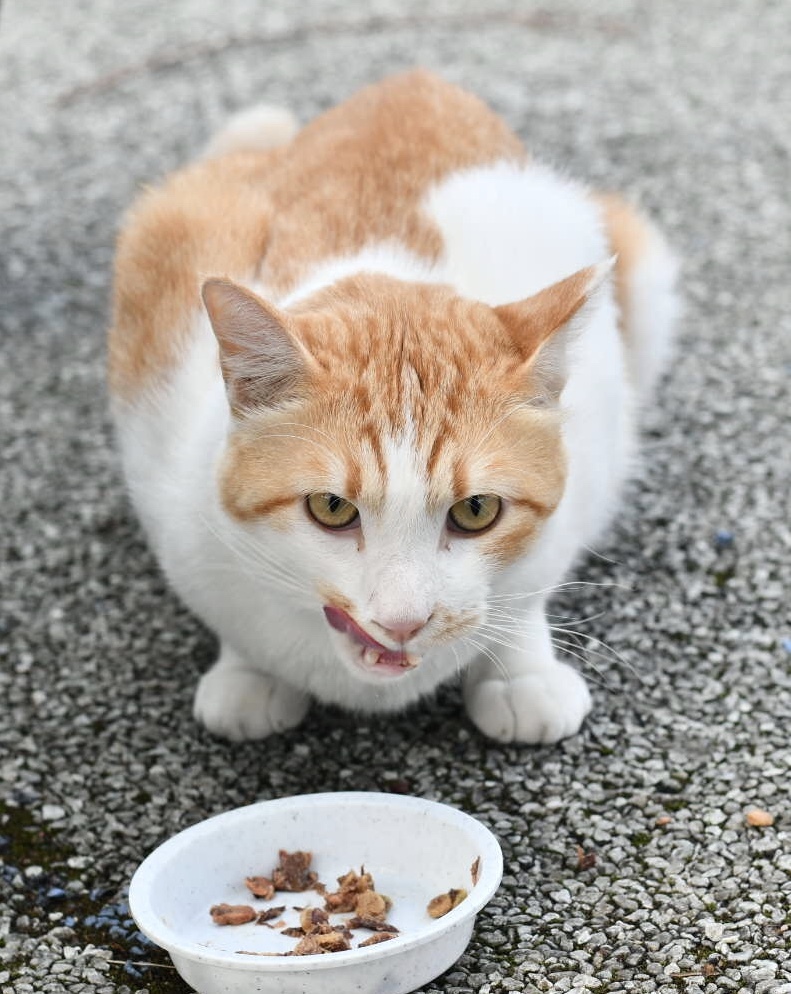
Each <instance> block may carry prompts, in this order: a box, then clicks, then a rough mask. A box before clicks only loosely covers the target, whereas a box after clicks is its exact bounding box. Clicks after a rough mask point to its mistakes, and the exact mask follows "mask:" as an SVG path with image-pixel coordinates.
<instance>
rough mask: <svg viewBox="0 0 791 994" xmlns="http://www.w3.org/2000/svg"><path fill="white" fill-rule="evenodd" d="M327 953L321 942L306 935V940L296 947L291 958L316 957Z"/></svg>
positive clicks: (315, 937)
mask: <svg viewBox="0 0 791 994" xmlns="http://www.w3.org/2000/svg"><path fill="white" fill-rule="evenodd" d="M323 952H325V950H324V947H323V946H321V945H319V940H318V938H317V936H315V935H306V936H305V938H304V939H300V941H299V942H298V943H297V944H296V946H294V949H293V950H292V952H291V954H290V955H291V956H315V955H317V954H319V953H323Z"/></svg>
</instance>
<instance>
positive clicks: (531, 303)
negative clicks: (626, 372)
mask: <svg viewBox="0 0 791 994" xmlns="http://www.w3.org/2000/svg"><path fill="white" fill-rule="evenodd" d="M606 268H607V267H606V265H605V266H601V267H591V268H589V269H585V270H582V271H580V272H579V273H576V274H575V275H573V276H571V277H569V278H568V279H566V280H563V281H562V282H560V283H558V284H555V285H554V286H552V287H549V288H548V289H546V290H543V291H541V292H540V293H538V294H536V295H535V296H533V297H530V298H528V299H526V300H523V301H521V302H518V303H514V304H510V305H507V306H502V307H495V308H491V307H488V306H486V305H484V304H481V303H477V302H474V301H470V300H465V299H463V298H460V297H458V296H457V295H456V294H454V292H453V291H452V290H451V289H450V288H448V287H443V286H437V285H431V284H417V283H415V284H413V283H404V282H401V281H398V280H395V279H391V278H389V277H385V276H381V275H360V276H356V277H352V278H347V279H345V280H343V281H341V282H339V283H336V284H334V285H333V286H332V287H330V288H327V289H324V290H322V291H319V292H317V293H315V294H313V295H312V296H311V297H310V298H308V299H306V300H304V301H302V302H300V303H298V304H295V305H292V306H291V307H290V308H289V309H288V310H278V309H276V308H274V307H273V306H272V305H270V304H269V303H267V302H265V301H264V300H262V299H260V298H259V297H257V296H256V295H255V294H253V293H252V292H250V291H249V290H246V289H243V288H241V287H238V286H236V285H235V284H233V283H231V282H229V281H225V280H209V281H208V282H207V283H206V284H205V285H204V289H203V296H204V300H205V303H206V307H207V310H208V312H209V316H210V319H211V322H212V326H213V328H214V331H215V334H216V336H217V340H218V342H219V347H220V363H221V366H222V370H223V375H224V378H225V382H226V388H227V394H228V398H229V403H230V406H231V410H232V428H231V431H230V434H229V438H228V442H227V447H226V451H225V454H224V458H223V460H222V463H221V465H220V468H219V493H220V498H221V501H222V504H223V506H224V509H225V511H226V512H227V515H228V516H229V518H230V519H231V520H232V521H234V522H237V523H238V524H239V527H240V528H242V529H245V531H246V533H247V536H246V540H248V541H249V540H251V536H252V540H253V541H256V542H260V544H261V554H262V556H269V559H270V560H271V548H272V547H274V548H277V549H278V550H279V551H278V556H279V557H280V559H281V561H282V568H283V570H284V575H286V576H287V577H288V578H289V582H290V583H293V584H295V585H297V586H299V587H301V589H302V591H303V593H307V595H308V596H309V597H310V598H311V599H313V600H314V601H315V610H316V612H317V614H318V613H321V612H322V611H323V613H324V617H325V619H326V632H327V638H328V639H330V640H332V642H333V644H334V646H335V650H336V652H337V655H338V656H339V657H340V659H341V660H343V662H344V664H345V665H346V666H347V667H348V669H349V671H350V672H352V673H354V674H355V675H356V676H357V677H358V678H359V679H360V680H362V681H366V682H381V681H383V680H387V679H390V680H392V679H394V678H398V677H399V676H401V675H404V674H407V673H409V671H410V670H412V669H413V668H415V667H417V666H420V665H421V663H422V660H423V657H424V656H425V657H427V658H429V657H430V655H431V653H432V650H437V649H438V647H441V646H447V645H448V644H450V643H453V642H458V640H462V641H463V640H464V639H474V633H475V630H476V629H477V628H478V626H479V625H480V624H481V623H482V622H483V621H484V619H485V617H486V613H487V599H488V595H489V592H490V587H491V579H492V576H493V574H494V573H495V572H496V571H497V570H499V569H502V568H503V567H505V566H507V565H508V564H510V563H512V562H514V561H515V560H516V559H518V558H520V557H522V556H523V555H525V554H526V553H527V552H528V550H529V547H530V544H531V542H532V541H533V540H534V538H535V536H536V535H537V533H538V532H539V530H540V528H541V526H542V524H543V523H544V522H545V520H546V519H547V517H548V516H549V515H550V514H551V513H552V511H553V510H554V509H555V508H556V506H557V504H558V502H559V500H560V498H561V495H562V493H563V487H564V480H565V468H566V467H565V456H564V450H563V444H562V435H561V414H560V409H559V406H558V398H559V395H560V393H561V391H562V389H563V386H564V383H565V379H566V373H567V351H568V344H569V339H570V338H571V337H573V334H574V328H575V327H576V325H577V324H578V323H579V322H580V321H582V320H583V315H584V312H585V310H586V309H587V308H586V307H585V305H586V302H587V301H588V300H589V299H590V297H591V295H592V293H593V291H594V289H595V288H596V286H597V285H598V284H599V282H600V280H601V278H602V276H603V274H604V272H605V271H606ZM268 550H269V551H268ZM283 550H287V556H286V559H285V560H283Z"/></svg>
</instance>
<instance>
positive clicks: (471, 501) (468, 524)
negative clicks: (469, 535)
mask: <svg viewBox="0 0 791 994" xmlns="http://www.w3.org/2000/svg"><path fill="white" fill-rule="evenodd" d="M501 503H502V502H501V501H500V498H499V497H495V496H494V494H475V495H474V496H472V497H467V498H466V499H465V500H459V501H456V503H455V504H454V505H453V507H452V508H451V509H450V510H449V511H448V526H449V527H450V528H451V530H452V531H459V532H482V531H483V530H484V529H486V528H489V527H490V526H491V525H493V524H494V523H495V521H496V520H497V517H498V515H499V514H500V506H501Z"/></svg>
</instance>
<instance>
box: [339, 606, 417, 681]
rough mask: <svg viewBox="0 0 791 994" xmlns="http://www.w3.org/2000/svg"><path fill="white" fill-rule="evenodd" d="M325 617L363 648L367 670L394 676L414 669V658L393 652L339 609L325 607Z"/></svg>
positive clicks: (363, 658)
mask: <svg viewBox="0 0 791 994" xmlns="http://www.w3.org/2000/svg"><path fill="white" fill-rule="evenodd" d="M324 616H325V617H326V619H327V621H328V622H329V624H330V625H331V626H332V627H333V628H334V629H335V630H336V631H338V632H343V634H344V635H348V636H349V638H351V639H352V641H354V642H357V644H358V645H361V646H363V648H364V649H365V652H364V653H363V657H362V663H363V666H364V667H365V668H366V669H371V670H376V671H377V672H379V673H388V674H391V675H393V676H395V675H398V676H401V675H402V674H404V673H406V672H407V670H411V669H414V668H415V666H417V662H416V661H415V659H414V657H413V656H412V655H411V654H410V653H407V652H404V650H403V649H398V650H395V651H394V650H393V649H388V648H387V646H385V645H382V643H381V642H377V641H376V639H374V638H371V636H370V635H369V634H368V632H366V631H365V629H364V628H360V626H359V625H358V624H357V622H356V621H355V620H354V618H352V617H351V616H350V615H348V614H347V613H346V612H345V611H341V609H340V608H338V607H331V606H330V605H329V604H327V605H325V606H324Z"/></svg>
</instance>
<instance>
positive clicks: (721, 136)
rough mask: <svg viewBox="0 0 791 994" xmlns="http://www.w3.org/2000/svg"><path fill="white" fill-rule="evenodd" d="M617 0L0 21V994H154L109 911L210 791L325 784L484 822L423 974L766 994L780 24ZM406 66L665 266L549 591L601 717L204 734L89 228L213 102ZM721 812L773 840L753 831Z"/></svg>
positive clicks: (333, 98) (443, 700)
mask: <svg viewBox="0 0 791 994" xmlns="http://www.w3.org/2000/svg"><path fill="white" fill-rule="evenodd" d="M637 6H638V5H633V4H630V3H627V2H626V0H623V2H608V3H602V4H597V5H593V4H589V3H585V2H584V0H568V2H560V3H557V4H551V5H550V4H548V3H547V4H546V6H544V7H539V6H537V5H535V4H533V3H527V2H524V3H516V4H515V3H514V2H513V0H508V2H499V0H490V2H488V3H486V2H485V3H483V4H481V2H480V0H478V2H475V3H472V2H467V0H464V2H459V0H455V2H452V0H435V2H434V3H433V4H431V5H427V4H425V3H424V2H422V0H371V2H369V3H368V4H366V5H365V7H364V8H363V5H357V4H354V3H352V2H351V0H334V2H326V3H321V4H319V3H318V2H308V3H304V4H301V5H296V4H292V3H290V2H288V0H269V2H268V3H267V4H265V5H264V4H259V3H256V2H255V0H226V2H224V3H223V4H221V5H220V4H216V3H212V2H211V0H171V2H169V3H168V4H167V5H163V4H161V3H160V2H155V0H131V2H129V3H126V4H123V5H122V4H117V3H114V2H112V0H73V2H71V3H69V4H59V5H58V4H50V3H45V2H44V0H38V2H36V0H26V2H25V3H21V2H18V3H16V4H13V3H11V4H9V3H6V4H5V5H4V7H3V11H2V16H1V17H0V107H1V108H2V120H3V122H4V128H3V142H2V144H3V152H2V156H0V212H1V216H2V219H3V235H2V240H1V241H0V274H1V275H0V285H1V286H2V309H1V310H0V327H1V328H2V342H3V349H2V355H1V356H0V361H1V362H2V373H3V375H2V383H1V384H0V391H1V392H0V404H1V405H2V407H1V408H0V433H1V441H2V452H3V474H2V484H1V486H2V490H1V491H0V494H1V495H2V508H3V536H2V543H3V544H2V565H1V566H0V582H1V583H2V590H3V611H2V619H1V620H0V626H2V627H0V633H2V669H1V671H0V699H2V700H4V701H5V706H3V707H2V714H0V798H1V799H0V805H1V807H0V834H1V835H2V838H0V857H1V858H2V867H0V887H1V888H2V890H0V895H1V900H0V990H1V991H2V992H3V994H10V992H14V994H31V992H48V994H60V992H69V994H78V992H96V994H105V992H106V994H111V992H118V994H128V992H130V991H143V990H148V991H151V992H152V994H154V992H159V994H177V992H184V991H186V990H187V988H186V987H185V985H184V984H183V983H182V982H181V981H180V980H179V979H178V978H177V977H176V975H175V974H174V973H173V971H172V969H169V968H168V967H167V963H168V960H167V957H166V956H165V955H164V954H163V953H161V952H159V951H158V950H156V949H154V948H153V947H149V946H147V945H146V944H145V943H144V942H143V941H142V939H141V937H140V936H139V935H136V934H135V932H134V926H133V924H132V923H131V922H130V920H129V918H128V913H127V911H126V908H125V905H124V898H125V887H126V885H127V883H128V880H129V877H130V875H131V873H132V872H133V870H134V868H135V866H136V865H137V864H138V862H139V861H140V860H141V859H142V858H143V857H144V856H145V855H146V854H147V853H148V852H149V851H150V850H151V849H152V848H153V847H154V846H155V845H157V844H158V843H159V842H161V841H162V840H163V839H165V838H166V837H168V836H169V835H171V834H172V833H173V832H175V831H177V830H179V829H181V828H184V827H185V826H187V825H190V824H192V823H194V822H196V821H198V820H200V819H202V818H204V817H206V816H207V815H210V814H213V813H216V812H219V811H221V810H224V809H227V808H230V807H233V806H235V805H239V804H244V803H248V802H251V801H253V800H256V799H261V798H268V797H276V796H282V795H287V794H294V793H301V792H306V791H312V790H340V789H349V788H355V789H364V790H371V789H392V790H397V791H408V792H412V793H415V794H419V795H422V796H425V797H430V798H435V799H438V800H442V801H446V802H449V803H451V804H455V805H458V806H460V807H463V808H465V809H466V810H468V811H471V812H473V813H475V814H477V815H478V816H479V817H480V818H481V819H482V820H483V821H484V822H486V823H487V824H488V825H490V826H491V827H492V829H493V830H494V831H495V832H496V833H497V835H498V836H499V838H500V840H501V842H502V845H503V849H504V852H505V858H506V877H505V880H504V883H503V887H502V889H501V891H500V892H499V894H498V896H497V897H496V898H495V900H494V901H492V903H491V905H490V906H489V907H488V909H487V911H486V912H485V913H483V914H482V915H481V916H480V918H479V921H478V927H477V929H476V933H475V938H474V941H473V943H472V945H471V946H470V948H469V949H468V951H467V953H466V955H465V956H464V957H463V958H462V960H460V962H459V963H458V964H457V965H456V966H455V967H454V968H453V969H452V970H451V971H450V972H449V973H447V974H445V975H444V976H443V977H441V978H439V979H438V980H436V981H435V982H434V983H433V984H431V985H429V987H427V988H426V994H428V992H431V994H439V992H442V994H453V992H455V994H462V992H468V991H476V992H481V994H495V992H501V991H528V992H535V991H587V990H590V991H597V992H602V994H604V992H620V991H645V992H654V991H657V992H662V994H671V992H672V994H675V992H677V991H686V992H688V994H697V992H702V991H705V992H706V994H710V992H715V991H716V992H719V991H722V992H730V991H742V990H751V991H756V992H759V994H760V992H770V991H771V992H775V994H781V992H791V956H789V951H788V945H789V935H791V914H790V913H789V908H790V907H791V827H790V826H791V808H790V807H789V788H788V785H789V752H788V744H787V737H788V728H789V727H790V724H791V675H790V670H791V617H790V616H789V607H788V603H789V601H788V591H789V589H791V584H790V583H789V559H791V557H789V544H790V543H789V508H788V503H787V502H788V494H789V483H790V482H791V481H789V464H790V463H791V445H790V444H789V419H788V409H789V408H788V384H789V382H790V381H791V352H790V350H789V341H790V340H791V335H790V334H789V333H790V332H791V294H790V293H789V282H788V274H789V263H790V262H791V251H790V247H789V241H790V240H791V210H790V209H789V202H788V196H787V187H788V175H789V152H790V151H791V138H790V132H789V121H791V101H790V100H789V95H790V94H791V61H790V60H789V58H788V39H789V30H790V29H791V13H789V8H788V5H787V3H785V0H776V2H772V0H761V2H759V0H735V2H733V3H731V4H728V5H723V4H721V3H719V2H716V0H699V2H698V3H696V4H687V5H683V6H682V5H680V4H677V3H674V2H672V0H656V2H654V3H652V4H650V5H648V4H644V5H640V7H641V8H642V9H641V11H640V13H639V14H638V13H636V12H635V9H634V8H636V7H637ZM165 11H166V13H165ZM412 63H423V64H426V65H429V66H432V67H434V68H436V69H438V70H440V71H442V72H443V73H444V74H446V75H447V76H448V77H449V78H450V79H452V80H455V81H458V82H461V83H463V84H465V85H467V86H468V87H470V88H471V89H474V90H475V91H477V92H478V93H479V94H480V95H482V96H483V97H484V98H486V99H487V100H488V101H489V102H491V103H492V104H493V105H494V106H495V107H496V108H497V110H499V111H500V112H501V113H503V114H504V115H505V117H506V118H507V119H508V120H509V121H510V122H511V124H512V125H513V126H514V127H515V128H516V129H517V130H518V131H519V133H520V134H521V135H522V136H523V137H524V139H525V140H526V141H527V143H528V144H529V145H530V146H531V147H532V148H533V149H535V150H536V151H537V152H538V153H539V155H541V156H543V157H544V158H546V159H548V160H550V161H552V162H555V163H558V164H562V165H563V166H565V167H567V168H568V170H569V171H570V172H571V173H572V174H574V175H578V176H580V177H582V178H587V179H590V180H592V181H594V182H595V183H597V184H599V185H601V186H605V187H616V188H622V189H625V190H627V191H628V192H630V193H631V194H632V195H634V196H635V197H637V198H638V199H639V200H640V201H641V202H642V203H643V204H644V206H645V207H646V208H648V209H649V210H650V211H651V212H652V213H653V214H654V215H655V216H656V217H657V218H658V219H659V220H660V221H661V223H662V224H663V226H664V227H665V229H666V230H667V231H668V233H669V235H670V237H671V239H672V241H673V243H674V244H675V245H676V246H677V247H678V250H679V252H680V253H681V255H682V256H683V258H684V260H685V268H684V294H685V299H686V316H685V321H684V328H683V335H682V341H681V344H680V347H679V350H678V355H677V359H676V362H675V365H674V367H673V369H672V371H671V374H670V375H669V377H668V379H667V381H666V382H665V384H664V386H663V388H662V390H661V397H660V403H659V405H658V407H657V409H656V410H655V411H654V412H652V413H651V415H650V416H649V418H648V419H647V425H646V432H645V436H646V437H645V450H644V451H645V460H644V466H643V470H642V473H641V479H640V480H639V481H638V482H635V483H634V484H633V485H632V486H631V487H630V489H629V492H628V495H627V500H626V501H625V504H624V510H623V513H622V514H621V515H620V517H619V520H618V522H617V525H616V527H615V528H614V529H613V530H612V532H611V534H610V536H609V538H608V540H607V542H606V543H605V545H604V546H603V547H602V548H601V549H600V550H599V551H600V553H601V555H591V556H590V557H589V558H588V560H587V561H585V562H584V563H582V564H581V565H580V568H579V571H578V577H579V578H580V579H584V580H585V581H590V584H588V583H585V584H582V583H581V584H580V585H579V586H577V587H574V588H569V590H568V591H567V593H566V594H565V596H564V598H563V599H562V601H558V606H557V612H558V613H559V614H563V615H566V616H569V617H573V618H586V617H588V616H591V615H595V616H596V617H594V618H593V619H592V620H589V621H585V622H581V623H580V624H573V625H571V628H573V629H574V630H575V631H578V632H581V633H582V634H580V635H573V636H570V638H571V639H572V641H574V642H576V643H577V647H576V649H575V652H576V653H577V654H578V655H579V656H581V657H583V660H582V663H581V665H584V668H585V670H586V671H587V672H588V674H589V676H590V678H591V680H592V681H593V683H594V684H595V697H596V701H595V710H594V713H593V715H592V717H591V718H590V720H589V721H588V722H587V724H586V726H585V728H584V730H583V732H582V733H581V734H580V735H579V736H577V737H576V738H574V739H572V740H570V741H568V742H565V743H562V744H561V745H559V746H557V747H554V748H542V749H535V748H521V747H513V748H501V747H499V746H494V745H492V744H490V743H487V742H485V741H484V740H483V739H481V738H480V737H479V736H478V735H477V734H476V733H475V732H474V731H473V730H472V728H471V727H470V725H469V724H468V723H467V722H466V720H465V719H464V717H463V716H462V711H461V707H460V698H459V693H458V690H457V689H453V688H452V689H448V690H445V691H443V692H442V693H440V695H439V697H438V700H437V701H436V702H435V703H433V704H431V705H426V706H424V707H422V708H419V709H417V710H416V711H414V712H412V713H410V714H408V715H405V716H403V717H398V718H394V719H379V718H378V719H376V720H375V721H370V722H368V721H363V722H361V721H360V720H359V719H356V718H354V717H350V716H348V715H343V714H341V713H340V712H336V711H334V710H323V709H319V708H316V709H314V710H313V712H312V713H311V716H310V718H309V720H308V721H307V722H306V724H305V725H304V727H303V728H302V729H301V730H299V731H298V732H296V733H294V734H290V735H286V736H282V737H280V738H277V739H274V740H272V741H271V742H268V743H267V744H266V745H255V744H250V745H245V746H242V747H240V746H230V745H226V744H223V743H221V742H217V741H214V740H212V739H211V738H210V737H209V736H208V735H207V734H205V733H204V732H203V731H202V730H201V729H199V728H198V727H197V726H196V725H195V724H194V723H193V721H192V718H191V716H190V701H191V697H192V693H193V690H194V687H195V682H196V679H197V677H198V675H199V673H200V672H201V671H202V670H203V669H204V668H205V667H206V666H207V665H208V663H209V662H210V660H211V658H212V653H213V648H214V647H213V644H212V640H211V638H210V636H209V635H207V633H206V632H205V631H204V630H203V629H202V628H201V626H200V625H199V624H198V623H197V622H196V621H195V620H194V619H193V618H192V617H190V616H189V615H188V614H187V612H186V611H185V610H184V609H183V608H182V607H181V606H180V605H179V604H178V602H177V601H176V599H175V598H174V597H173V595H172V594H171V593H169V591H168V590H167V589H166V588H165V586H164V584H163V582H162V579H161V577H160V576H159V574H158V572H157V569H156V566H155V563H154V561H153V560H152V557H151V555H150V554H149V552H148V551H147V549H146V547H145V545H144V543H143V541H142V538H141V534H140V530H139V528H138V526H137V524H136V522H135V520H134V519H133V517H132V514H131V512H130V509H129V506H128V504H127V502H126V499H125V497H124V490H123V486H122V483H121V479H120V475H119V470H118V464H117V461H116V458H115V455H114V452H113V444H112V436H111V431H110V427H109V423H108V418H107V412H106V402H105V395H104V387H103V351H104V345H103V335H104V328H105V326H106V321H107V310H108V308H107V301H108V292H109V272H110V265H111V257H112V245H113V237H114V231H115V228H116V225H117V222H118V218H119V215H120V213H121V212H122V211H123V209H124V208H125V206H126V205H127V204H128V203H129V202H130V200H131V198H132V197H133V195H134V192H135V190H136V189H137V188H138V187H139V185H140V184H141V183H143V182H148V181H151V180H155V179H156V178H158V177H160V176H162V175H163V174H164V173H166V172H167V171H168V170H170V169H171V168H173V167H175V166H177V165H178V164H180V163H182V162H183V161H184V160H186V159H187V158H188V157H189V156H190V155H192V154H193V153H194V152H195V151H196V150H197V149H199V148H200V147H201V145H202V143H203V142H204V141H205V139H206V138H207V136H208V135H209V134H210V133H211V132H212V130H213V129H215V128H216V127H218V126H219V125H220V124H221V123H222V121H223V120H224V119H225V117H226V116H227V114H228V113H229V112H230V111H231V110H234V109H237V108H239V107H242V106H245V105H246V104H248V103H251V102H253V101H256V100H259V99H262V98H265V99H266V100H268V101H272V102H282V103H286V104H288V105H289V106H291V107H292V108H294V109H295V110H296V112H297V113H298V115H299V116H300V117H301V118H302V119H303V120H305V119H307V118H309V117H310V116H312V115H314V114H315V113H317V112H318V111H320V110H322V109H323V108H325V107H327V106H329V105H331V104H333V103H336V102H337V101H338V100H339V99H341V98H343V97H344V96H346V95H347V94H349V93H350V92H351V91H352V90H353V89H355V88H356V87H357V86H358V85H360V84H362V83H364V82H367V81H369V80H372V79H375V78H377V77H379V76H381V75H383V74H384V73H386V72H389V71H391V70H394V69H398V68H401V67H404V66H407V65H410V64H412ZM752 807H758V808H764V809H768V810H769V811H770V812H772V813H773V814H774V817H775V822H774V825H773V826H772V827H767V828H755V827H750V826H749V825H747V824H746V822H745V813H746V812H747V811H748V810H749V809H750V808H752ZM581 853H582V854H595V855H591V856H588V857H587V858H585V859H581V858H580V854H581ZM145 963H153V964H155V965H153V966H146V965H144V964H145ZM339 994H343V992H339Z"/></svg>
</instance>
